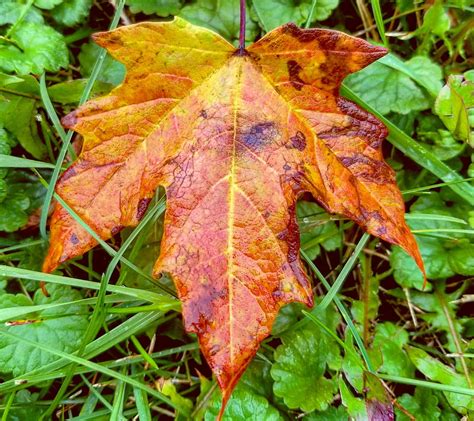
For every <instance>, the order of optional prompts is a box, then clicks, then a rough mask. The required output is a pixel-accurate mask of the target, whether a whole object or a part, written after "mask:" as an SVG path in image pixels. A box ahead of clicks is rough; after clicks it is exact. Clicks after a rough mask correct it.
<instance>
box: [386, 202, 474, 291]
mask: <svg viewBox="0 0 474 421" xmlns="http://www.w3.org/2000/svg"><path fill="white" fill-rule="evenodd" d="M470 209H471V208H470V207H469V206H465V205H464V204H459V203H454V204H452V205H450V206H448V203H447V202H445V201H443V199H442V197H441V195H439V194H438V193H432V194H431V195H430V196H424V197H420V198H419V199H418V200H417V201H416V202H415V203H414V204H413V205H412V207H411V213H410V215H416V214H417V213H421V214H433V215H446V216H448V217H449V216H451V217H456V218H460V219H464V220H465V221H466V222H467V217H468V215H469V214H468V212H469V210H470ZM408 225H409V226H410V228H411V229H412V230H430V231H429V232H426V234H424V235H423V233H420V234H417V235H416V237H417V242H418V246H419V248H420V252H421V255H422V256H423V260H424V262H425V269H426V274H427V277H428V279H444V278H449V277H450V276H454V275H455V274H460V275H466V276H472V275H474V261H473V259H472V256H471V254H470V252H471V250H472V247H471V246H472V241H474V236H473V235H470V234H468V233H466V234H463V233H462V232H456V230H459V229H462V228H464V227H465V225H463V224H459V223H456V222H452V221H450V220H435V219H428V218H421V219H411V218H410V219H408ZM436 230H447V232H445V231H442V232H439V233H437V232H436ZM450 230H453V231H452V232H450ZM390 262H391V265H392V267H393V269H394V277H395V280H396V281H397V283H398V284H399V285H401V286H402V287H406V288H417V289H419V290H423V276H422V274H421V272H420V271H419V270H418V269H417V268H416V267H415V266H414V265H413V264H412V263H411V262H410V261H409V258H408V256H407V255H406V254H405V252H403V251H402V250H400V249H399V248H398V247H393V252H392V254H391V255H390Z"/></svg>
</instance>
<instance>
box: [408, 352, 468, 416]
mask: <svg viewBox="0 0 474 421" xmlns="http://www.w3.org/2000/svg"><path fill="white" fill-rule="evenodd" d="M407 352H408V356H409V357H410V359H411V361H412V362H413V364H415V366H416V368H417V369H418V370H419V371H421V372H422V373H423V374H424V375H425V376H426V377H427V378H428V379H430V380H433V381H436V382H439V383H442V384H447V385H451V386H459V387H465V388H469V384H468V382H467V380H466V378H465V377H464V376H463V375H461V374H459V373H456V372H455V371H454V370H453V369H452V368H450V367H448V366H446V365H444V364H443V363H442V362H440V361H439V360H437V359H436V358H433V357H431V356H430V355H429V354H428V353H426V352H425V351H423V350H421V349H419V348H414V347H407ZM445 396H446V398H447V399H448V401H449V403H450V405H451V406H452V407H453V408H454V409H456V411H458V412H459V413H461V414H466V413H467V411H468V410H470V411H472V410H474V401H473V400H472V396H468V395H461V394H460V393H453V392H445Z"/></svg>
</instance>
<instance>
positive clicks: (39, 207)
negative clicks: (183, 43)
mask: <svg viewBox="0 0 474 421" xmlns="http://www.w3.org/2000/svg"><path fill="white" fill-rule="evenodd" d="M247 3H248V5H247V7H248V13H247V32H246V40H247V42H248V43H250V42H252V41H254V40H255V39H257V38H258V37H260V36H261V35H263V34H264V33H265V32H268V31H270V30H271V29H273V28H275V27H277V26H279V25H281V24H283V23H286V22H288V21H293V22H295V23H296V24H298V25H300V26H314V27H329V28H332V29H338V30H342V31H345V32H348V33H351V34H353V35H356V36H360V37H363V38H366V39H368V40H369V41H371V42H374V43H379V44H385V46H387V47H388V48H389V49H390V53H389V54H388V55H387V56H386V57H384V58H383V59H381V60H379V61H378V62H376V63H374V64H372V65H370V66H369V67H367V68H366V69H364V70H362V71H360V72H358V73H357V74H354V75H351V76H350V77H348V78H347V79H346V81H345V83H344V87H343V89H342V94H343V95H345V96H347V97H348V98H350V99H352V100H354V101H355V102H358V103H359V104H360V105H362V106H363V107H365V108H367V109H369V110H370V111H372V112H373V113H374V114H376V115H377V116H378V117H379V118H381V119H382V121H384V123H385V124H386V125H387V126H388V127H389V129H390V136H389V138H388V140H389V142H386V145H385V149H384V151H385V156H386V158H387V160H388V161H389V162H390V164H391V165H392V167H393V168H394V169H395V170H396V172H397V180H398V183H399V186H400V188H401V189H402V191H403V193H404V198H405V201H406V206H407V221H408V224H409V225H410V227H411V228H412V230H413V232H414V233H415V234H416V237H417V240H418V243H419V245H420V249H421V252H422V255H423V257H424V261H425V264H426V269H427V275H428V280H429V281H428V284H427V285H426V286H423V278H422V276H421V273H420V272H419V270H418V269H417V267H416V265H415V264H414V262H413V261H412V260H411V259H410V258H409V257H408V256H407V255H406V254H405V253H404V252H403V251H402V250H401V249H399V248H397V247H390V246H388V245H387V244H382V243H381V242H380V241H379V240H377V239H373V238H369V237H368V236H367V235H363V236H361V232H360V230H359V229H358V228H357V227H356V226H354V224H352V223H351V222H349V221H347V220H343V219H341V218H338V217H336V216H332V215H328V214H326V213H325V212H324V211H323V210H322V209H321V208H320V207H319V206H317V204H315V203H313V202H310V201H307V200H303V201H301V202H300V203H299V205H298V221H299V226H300V230H301V248H302V256H303V257H304V259H305V260H306V262H307V263H308V273H309V274H310V275H311V276H312V277H313V279H314V285H315V294H316V295H317V296H318V297H320V298H318V305H317V306H316V307H315V309H313V310H311V311H310V312H309V313H308V312H306V311H307V310H308V309H304V308H303V307H302V306H300V305H297V304H294V305H289V306H287V307H285V308H284V309H282V311H281V313H280V315H279V316H278V319H277V321H276V323H275V326H274V329H273V335H272V336H271V337H270V338H269V339H268V340H266V341H265V342H264V343H263V344H262V347H261V349H260V351H259V353H258V355H257V357H256V358H255V360H254V361H253V363H252V364H251V366H250V367H249V369H248V370H247V372H246V373H245V375H244V377H243V378H242V380H241V382H240V384H239V385H238V387H237V389H236V390H235V392H234V394H233V396H232V398H231V400H230V402H229V405H228V408H227V411H226V415H225V419H228V420H249V419H253V420H288V419H297V418H302V419H304V420H347V419H348V418H351V419H357V420H359V419H361V420H363V419H370V418H371V417H373V414H374V411H376V409H377V408H379V409H380V408H384V410H385V411H386V413H390V412H391V411H393V412H394V414H395V417H396V419H397V420H410V419H416V420H422V421H424V420H426V421H428V420H429V421H431V420H438V419H439V420H459V419H461V418H462V417H466V418H464V419H470V417H474V404H473V396H474V391H473V383H474V376H473V374H472V368H473V366H474V364H473V359H472V358H473V356H474V341H473V337H474V319H473V318H472V316H473V314H472V305H473V304H472V302H473V301H474V290H473V287H472V279H473V276H474V209H473V204H474V193H473V192H474V188H473V186H472V181H471V180H472V177H474V164H473V159H474V154H473V151H472V146H473V145H474V137H473V134H472V132H473V126H474V71H473V70H470V69H472V67H473V59H472V57H473V52H474V35H473V28H474V18H473V16H474V15H473V13H472V12H473V11H474V3H473V2H472V1H469V0H453V1H449V2H447V1H441V0H435V1H430V2H418V1H413V0H397V1H394V2H392V1H380V2H379V1H363V0H362V1H357V2H349V1H339V0H318V1H312V0H298V1H295V0H252V1H248V2H247ZM124 6H125V7H124ZM238 11H239V1H238V0H227V1H219V0H195V1H182V0H127V1H126V2H125V5H124V4H123V1H118V2H114V1H103V0H102V1H93V0H0V260H1V261H0V322H1V323H2V324H1V325H0V414H1V415H2V421H5V420H31V419H77V420H79V419H80V420H86V419H87V420H102V419H104V420H108V419H112V420H122V419H133V418H134V417H136V416H138V417H139V419H140V420H150V419H178V420H183V419H198V420H199V419H205V420H212V419H214V418H215V416H216V415H217V413H218V411H219V408H220V395H219V392H218V391H217V389H216V383H215V380H214V379H213V378H212V376H211V374H210V371H209V369H208V367H207V366H206V364H205V363H204V362H203V360H202V357H201V356H200V354H199V350H198V345H197V343H196V340H195V337H193V336H190V335H187V334H185V333H184V331H183V328H182V324H181V319H180V311H179V303H178V302H177V300H176V298H175V297H174V296H173V290H172V288H173V287H172V283H171V282H170V280H169V279H161V280H160V282H156V281H155V280H153V279H151V277H150V273H151V267H152V264H153V261H154V258H155V257H156V256H157V255H158V253H159V243H160V238H161V231H162V221H163V213H164V209H165V205H164V200H163V198H162V195H163V192H161V191H159V192H157V197H156V200H155V201H154V202H153V204H152V206H151V207H150V209H149V211H148V213H147V215H146V217H145V218H144V220H143V221H142V222H141V223H140V225H139V226H138V227H137V228H136V229H134V230H126V231H125V232H123V233H122V234H121V236H120V237H119V238H115V239H113V240H112V241H111V242H110V243H109V244H106V243H103V242H102V243H101V247H99V248H97V249H95V250H93V251H91V252H89V253H88V255H87V256H84V257H83V258H80V259H75V260H73V261H72V262H70V263H68V264H66V265H64V266H63V267H62V268H61V270H60V271H57V273H56V274H54V275H45V274H41V273H40V272H39V270H40V267H41V262H42V259H43V257H44V253H45V250H46V247H47V240H48V239H47V235H46V234H47V232H46V217H47V213H48V212H47V211H48V209H49V204H50V202H51V196H52V194H53V188H54V184H55V182H56V181H57V176H58V173H59V172H60V170H61V169H62V168H65V167H67V165H68V164H69V162H71V159H72V157H73V156H74V155H75V154H76V151H77V150H78V148H79V147H80V146H79V145H80V139H78V138H77V137H74V136H73V134H72V133H65V132H64V130H63V129H62V128H61V126H60V125H59V120H58V118H59V117H60V116H62V115H65V114H66V113H68V112H69V111H71V110H73V109H74V108H76V107H77V105H78V104H79V103H82V102H84V101H85V100H86V99H87V97H91V96H92V97H93V96H97V95H101V94H104V93H107V92H109V91H110V90H111V89H112V88H113V87H114V86H116V85H118V84H119V83H120V82H121V81H122V79H123V77H124V67H123V65H122V64H120V63H118V62H116V61H114V60H113V59H112V58H111V57H109V56H107V55H106V54H105V53H104V52H103V51H102V50H101V49H100V48H99V47H97V46H96V45H94V44H93V43H92V42H91V41H89V39H90V35H91V34H92V33H94V32H96V31H102V30H107V29H108V28H109V27H110V26H111V25H112V26H114V25H117V24H118V25H129V24H132V23H135V22H140V21H144V20H155V21H156V20H162V19H169V18H170V17H172V16H173V15H179V16H181V17H183V18H185V19H187V20H189V21H191V22H192V23H195V24H198V25H202V26H206V27H208V28H211V29H213V30H215V31H217V32H219V33H220V34H221V35H222V36H224V37H226V38H227V39H228V40H230V41H232V42H234V43H236V42H237V39H238V36H239V14H238ZM71 140H72V141H73V142H72V144H71V145H70V144H69V142H70V141H71ZM305 199H306V198H305ZM323 274H324V275H323ZM39 281H45V282H46V283H47V285H48V291H49V293H50V295H49V296H48V297H47V296H45V295H44V294H43V292H42V291H41V290H40V289H39Z"/></svg>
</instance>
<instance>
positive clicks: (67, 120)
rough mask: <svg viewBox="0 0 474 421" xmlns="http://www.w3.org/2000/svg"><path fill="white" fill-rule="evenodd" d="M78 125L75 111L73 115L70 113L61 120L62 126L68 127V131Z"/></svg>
mask: <svg viewBox="0 0 474 421" xmlns="http://www.w3.org/2000/svg"><path fill="white" fill-rule="evenodd" d="M76 123H77V111H73V112H72V113H69V114H67V115H65V116H64V117H63V118H62V119H61V124H62V125H63V126H64V127H66V129H72V128H73V127H74V126H75V125H76Z"/></svg>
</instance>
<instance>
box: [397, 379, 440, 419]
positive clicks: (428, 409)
mask: <svg viewBox="0 0 474 421" xmlns="http://www.w3.org/2000/svg"><path fill="white" fill-rule="evenodd" d="M397 401H398V403H399V404H400V405H401V406H402V407H403V408H404V409H405V410H406V411H408V412H409V414H411V415H412V416H413V417H414V418H415V419H416V420H417V421H432V420H438V419H439V417H440V415H441V411H440V410H439V408H438V398H437V397H436V395H435V394H434V393H433V392H432V391H431V390H430V389H426V388H423V387H417V388H416V389H415V394H414V395H409V394H408V393H404V394H403V395H402V396H400V397H399V398H398V399H397ZM395 413H396V414H397V421H411V419H410V418H409V417H408V416H407V415H406V414H405V413H404V412H403V411H401V410H400V409H398V408H397V407H395Z"/></svg>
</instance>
